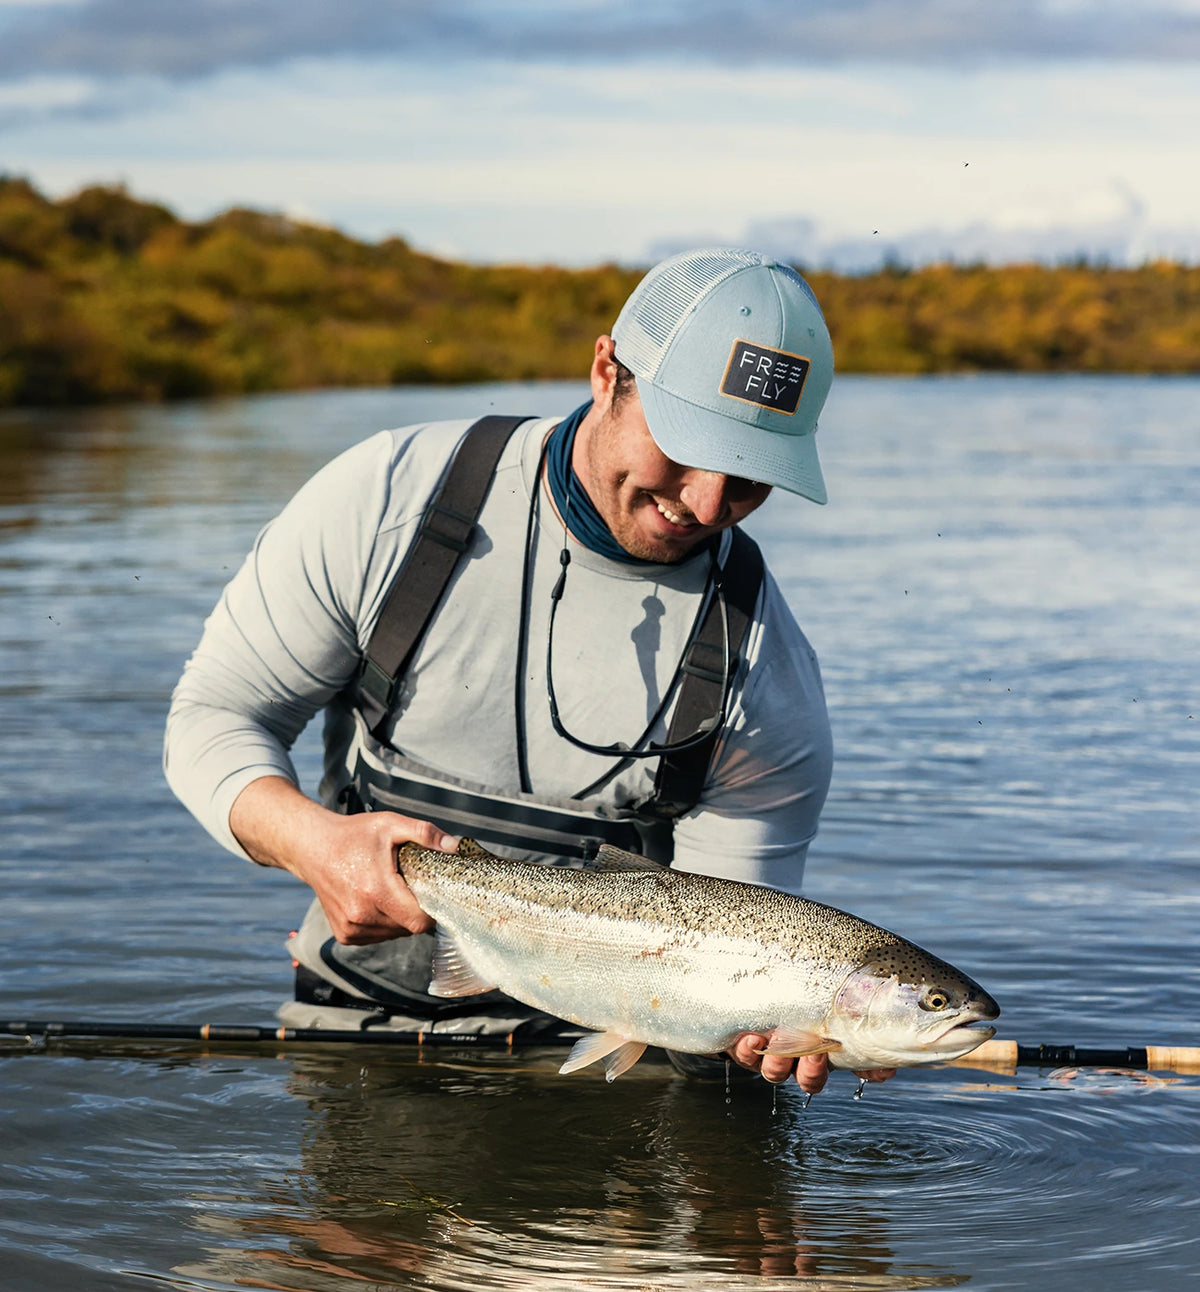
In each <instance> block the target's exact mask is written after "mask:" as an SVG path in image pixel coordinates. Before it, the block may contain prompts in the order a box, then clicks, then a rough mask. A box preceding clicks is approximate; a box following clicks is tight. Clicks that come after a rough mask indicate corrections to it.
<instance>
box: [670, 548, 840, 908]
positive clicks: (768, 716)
mask: <svg viewBox="0 0 1200 1292" xmlns="http://www.w3.org/2000/svg"><path fill="white" fill-rule="evenodd" d="M746 656H747V659H748V665H747V673H746V676H745V680H744V682H743V684H742V687H741V692H740V695H739V698H738V700H737V702H736V704H735V706H734V711H733V713H732V715H731V720H730V723H729V725H728V727H727V729H726V735H725V737H724V739H723V741H722V744H721V746H720V747H719V748H718V750H717V754H716V757H715V759H714V763H713V769H712V771H711V772H710V775H709V780H708V783H707V784H706V786H705V789H704V793H703V795H702V796H701V799H700V802H699V804H698V805H697V806H696V807H695V808H694V809H693V810H692V811H691V812H689V813H687V814H686V815H685V816H683V817H682V818H681V819H680V820H679V822H678V823H677V824H676V827H675V860H674V865H675V866H676V868H677V869H679V870H689V871H696V872H699V873H700V874H706V875H718V876H721V877H723V878H726V879H738V880H742V881H744V882H746V883H752V884H765V885H769V886H770V887H772V888H781V889H783V890H785V891H787V892H793V893H799V892H800V888H801V883H802V880H803V878H804V863H805V858H806V856H807V854H808V846H809V844H810V843H811V842H812V840H813V838H814V837H815V836H816V833H817V821H818V818H819V817H820V814H821V808H822V807H823V806H824V803H825V796H826V794H827V793H828V791H829V781H830V777H831V775H832V770H833V738H832V735H831V732H830V727H829V716H828V713H827V711H826V707H825V692H824V688H823V687H822V685H821V671H820V667H819V665H818V663H817V657H816V653H815V652H814V651H813V649H812V647H811V646H810V645H809V643H808V641H807V639H806V638H805V636H804V634H803V633H802V632H801V631H800V627H799V625H798V624H797V623H796V621H795V618H794V617H793V615H792V612H791V610H790V609H789V608H788V606H787V603H786V602H785V601H784V599H783V596H782V594H781V593H780V591H779V588H778V586H777V585H776V583H775V581H774V579H773V578H771V576H770V574H769V573H768V574H767V576H766V578H765V580H764V587H763V610H762V614H761V616H760V618H759V620H758V621H757V622H756V623H755V625H754V627H753V628H752V631H751V634H750V637H749V640H748V641H747V644H746Z"/></svg>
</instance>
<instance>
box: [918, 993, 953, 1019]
mask: <svg viewBox="0 0 1200 1292" xmlns="http://www.w3.org/2000/svg"><path fill="white" fill-rule="evenodd" d="M917 1004H918V1005H919V1006H920V1007H921V1008H922V1009H927V1010H929V1011H930V1012H932V1013H935V1014H936V1013H937V1012H938V1010H941V1009H945V1008H946V1006H947V1005H949V1004H950V994H949V992H946V991H943V990H942V989H941V988H940V987H930V989H929V990H928V991H927V992H926V993H925V995H924V996H922V997H921V999H920V1000H919V1001H917Z"/></svg>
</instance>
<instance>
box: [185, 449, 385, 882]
mask: <svg viewBox="0 0 1200 1292" xmlns="http://www.w3.org/2000/svg"><path fill="white" fill-rule="evenodd" d="M394 448H395V440H394V436H393V433H391V432H384V433H382V434H380V435H376V436H373V437H372V438H371V439H369V440H365V441H363V442H362V443H361V444H358V445H355V446H354V447H353V448H351V449H349V450H347V451H346V452H345V453H343V454H342V455H341V456H339V457H338V458H335V459H334V460H333V461H332V462H331V463H329V464H328V465H327V466H326V467H324V468H323V469H322V470H321V471H319V472H318V473H317V474H316V475H315V476H314V477H313V478H312V479H311V480H309V482H308V483H307V484H306V485H304V486H303V487H302V488H301V489H300V490H299V492H298V493H297V494H296V495H295V497H294V498H293V499H292V500H291V502H289V503H288V505H287V506H286V507H285V508H284V510H283V511H282V512H281V513H280V514H279V515H278V516H277V517H276V518H275V519H274V520H272V521H271V522H270V523H269V524H268V525H266V527H265V528H264V529H263V530H262V531H261V532H260V534H259V535H258V538H257V539H256V541H255V543H254V547H253V549H252V550H251V552H250V554H249V555H248V556H247V558H246V560H245V562H244V563H243V565H242V567H241V569H240V570H239V571H238V573H237V574H236V575H235V576H234V578H233V579H232V580H231V581H230V583H229V584H228V585H227V587H226V588H225V590H224V592H223V593H222V594H221V599H220V601H219V602H218V603H217V606H216V608H215V609H214V610H213V612H212V614H211V615H210V616H209V618H208V620H207V621H206V623H205V627H204V634H203V636H202V638H201V640H200V643H199V645H198V646H197V648H196V650H195V652H194V653H193V654H192V656H191V658H190V659H189V660H188V662H187V664H186V666H185V667H184V670H183V675H182V677H181V678H180V680H179V683H178V685H177V686H176V688H175V691H174V694H173V696H172V700H171V707H170V712H169V714H168V717H167V729H166V739H165V744H164V752H163V767H164V771H165V773H166V777H167V781H168V783H169V784H170V786H171V789H172V790H173V791H174V792H175V794H176V795H177V796H178V798H179V799H180V800H181V801H182V802H183V804H184V806H185V807H187V808H188V810H189V811H190V812H191V813H192V814H193V815H194V816H195V817H196V818H197V819H198V820H199V821H200V823H201V824H202V825H203V826H204V827H205V829H207V830H208V831H209V833H210V834H211V835H212V836H213V837H214V838H215V839H217V840H218V842H220V843H222V844H223V845H224V846H225V847H226V848H228V849H229V850H230V851H231V852H234V853H236V854H237V855H239V856H243V857H244V856H245V855H246V854H245V852H244V851H243V849H242V848H241V846H240V845H239V844H238V842H237V840H236V839H235V838H234V836H233V834H232V832H231V831H230V829H229V812H230V809H231V808H232V806H233V803H234V800H235V799H236V798H237V796H238V795H239V794H240V793H241V791H242V790H243V789H245V787H246V786H247V785H249V784H250V783H251V782H252V781H254V780H257V779H258V778H259V777H262V776H282V777H285V778H287V779H288V780H290V781H292V782H293V783H296V781H297V777H296V771H295V768H294V766H293V764H292V760H291V757H290V756H289V753H288V751H289V750H290V749H291V747H292V744H293V743H294V742H295V740H296V738H297V736H298V735H299V734H300V732H301V731H302V730H303V729H304V727H305V725H306V724H307V723H308V722H309V720H310V719H311V718H312V717H313V715H314V714H315V713H316V712H317V711H318V710H320V709H321V708H323V707H324V706H325V704H327V703H328V701H329V700H330V699H331V698H332V697H333V696H334V695H335V694H336V693H337V692H338V691H339V690H340V689H341V688H342V687H343V686H345V684H346V683H347V681H348V680H349V679H350V678H351V676H352V675H353V674H354V672H355V670H356V668H357V666H358V661H359V651H360V641H359V632H360V626H361V624H362V622H363V600H364V596H367V595H369V592H368V589H367V583H368V571H369V569H370V567H371V559H372V554H373V550H374V546H375V544H376V542H377V539H378V534H379V528H380V522H381V517H383V516H384V514H385V513H386V511H387V510H388V505H389V495H390V492H391V489H392V487H393V484H394V478H393V471H392V470H390V469H389V468H390V463H391V461H392V458H393V454H394Z"/></svg>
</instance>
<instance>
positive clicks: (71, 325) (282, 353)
mask: <svg viewBox="0 0 1200 1292" xmlns="http://www.w3.org/2000/svg"><path fill="white" fill-rule="evenodd" d="M639 277H640V271H636V270H629V269H623V268H620V267H617V266H615V265H603V266H600V267H598V268H594V269H574V270H568V269H559V268H553V267H528V266H518V265H490V266H483V265H466V264H458V263H454V262H451V261H447V260H441V259H437V258H436V257H433V256H428V255H423V254H421V253H420V252H417V251H414V250H413V249H412V248H411V247H410V246H408V244H407V243H405V242H403V241H402V240H400V239H398V238H391V239H388V240H387V241H384V242H380V243H364V242H358V241H355V240H354V239H352V238H349V237H346V236H345V235H344V234H341V233H339V232H337V231H336V230H334V229H328V228H323V227H320V226H315V225H310V224H304V223H300V222H297V221H294V220H290V219H286V218H284V217H282V216H278V215H271V214H265V213H262V212H257V211H248V210H231V211H227V212H225V213H224V214H223V215H219V216H217V217H216V218H215V219H212V220H207V221H204V222H201V223H188V222H186V221H183V220H180V219H178V218H177V217H176V216H175V215H173V214H172V213H171V212H170V211H169V210H167V209H166V208H165V207H162V206H158V205H155V204H153V203H150V202H141V201H138V200H137V199H135V198H133V197H131V196H130V195H129V194H128V193H127V192H125V191H124V189H122V188H119V187H115V188H109V187H94V188H87V189H84V190H83V191H81V192H79V193H77V194H75V195H74V196H72V197H68V198H64V199H63V200H61V201H58V202H53V201H50V200H48V199H47V198H45V197H44V196H43V195H42V194H40V193H39V192H37V190H36V189H34V188H33V187H32V186H31V185H30V184H29V183H27V182H26V181H25V180H22V179H17V178H4V177H0V406H3V405H14V404H62V403H91V402H99V401H105V400H128V399H171V398H180V397H186V396H200V395H214V394H232V393H239V392H244V391H264V390H284V389H297V388H304V387H315V386H351V385H390V384H400V383H421V382H425V383H445V382H474V381H489V380H519V379H530V378H550V377H558V378H563V377H567V378H581V377H583V376H584V375H585V374H586V372H587V369H588V365H589V363H590V361H591V352H592V343H593V341H594V340H595V337H596V336H597V335H598V334H600V333H601V332H605V331H608V330H609V328H610V327H611V326H612V323H613V320H614V318H615V317H616V314H617V311H618V310H619V309H620V306H621V303H622V302H623V301H624V299H625V297H626V296H627V295H628V293H629V291H630V289H631V288H632V287H633V285H634V284H635V283H636V281H637V280H638V278H639ZM808 277H809V281H810V282H811V283H812V285H813V287H814V289H815V290H816V293H817V295H818V297H819V298H820V301H821V304H822V306H823V308H824V310H825V314H826V317H827V318H828V320H829V326H830V331H831V332H832V334H833V340H834V347H835V352H836V355H837V364H838V369H839V370H840V371H841V372H890V373H926V372H960V371H980V370H1024V371H1036V372H1049V371H1085V372H1153V373H1184V372H1198V371H1200V269H1197V268H1193V267H1186V266H1181V265H1176V264H1170V263H1155V264H1150V265H1146V266H1144V267H1142V268H1139V269H1111V268H1105V267H1102V266H1095V265H1084V264H1080V265H1072V266H1061V267H1058V268H1047V267H1043V266H1037V265H1016V266H1011V267H1007V268H1001V269H993V268H985V267H956V266H936V267H932V268H926V269H920V270H906V269H902V268H891V269H885V270H882V271H880V272H878V273H873V274H866V275H862V276H841V275H835V274H829V273H823V272H817V273H810V274H809V275H808Z"/></svg>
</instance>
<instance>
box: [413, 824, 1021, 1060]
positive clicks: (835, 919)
mask: <svg viewBox="0 0 1200 1292" xmlns="http://www.w3.org/2000/svg"><path fill="white" fill-rule="evenodd" d="M598 864H599V866H600V868H599V869H595V870H575V869H568V868H560V867H553V866H539V865H534V864H531V863H527V862H516V861H508V860H505V859H502V858H499V857H496V856H494V855H492V854H491V853H488V852H486V851H484V850H483V849H481V848H479V847H478V846H476V845H474V844H471V843H470V841H467V840H464V841H463V843H462V844H461V845H460V849H459V852H458V853H442V852H436V851H432V850H429V849H424V848H420V847H418V846H416V845H414V844H406V845H405V846H404V847H403V848H401V849H400V850H399V854H398V865H399V869H400V871H401V872H402V874H403V876H404V879H405V881H406V882H407V883H408V885H409V886H410V887H411V888H412V890H413V892H414V893H415V894H416V897H417V900H418V901H419V902H420V904H421V906H422V908H423V909H424V910H425V911H426V912H427V913H428V914H429V915H431V916H432V917H433V918H434V919H435V920H436V921H437V925H438V938H439V944H438V951H437V954H436V956H435V960H434V980H433V983H432V984H431V988H430V990H431V991H432V992H433V993H434V994H437V995H466V994H471V993H474V992H479V991H484V990H488V989H490V988H493V987H498V988H500V989H501V990H502V991H504V992H506V993H507V994H508V995H510V996H512V997H513V998H514V999H516V1000H519V1001H522V1002H524V1003H525V1004H527V1005H531V1006H533V1007H535V1008H537V1009H540V1010H543V1011H545V1012H546V1013H548V1014H553V1015H555V1016H557V1017H559V1018H562V1019H565V1020H566V1021H568V1022H571V1023H575V1024H578V1025H580V1026H582V1027H586V1028H591V1029H594V1031H595V1032H596V1033H598V1034H600V1036H599V1037H597V1038H585V1042H581V1043H580V1045H579V1046H577V1047H576V1049H577V1051H579V1053H578V1054H574V1053H573V1055H572V1058H571V1059H570V1060H568V1063H567V1064H565V1065H564V1069H565V1070H573V1068H574V1067H579V1066H583V1065H584V1064H585V1063H588V1062H593V1061H597V1060H600V1059H603V1060H604V1061H605V1062H606V1065H607V1067H608V1071H609V1077H610V1079H612V1077H613V1076H614V1075H616V1072H615V1071H614V1069H616V1070H617V1071H623V1070H625V1068H626V1067H628V1066H630V1065H631V1064H632V1063H633V1062H636V1060H637V1057H639V1056H640V1054H641V1050H642V1049H643V1048H644V1047H645V1045H657V1046H662V1047H664V1048H666V1049H671V1050H679V1051H683V1052H687V1053H693V1054H712V1053H716V1052H719V1051H722V1050H725V1049H728V1048H729V1047H730V1046H732V1045H733V1044H734V1043H735V1042H736V1040H737V1039H738V1037H739V1036H741V1035H743V1034H745V1033H748V1032H752V1033H759V1034H764V1035H772V1037H773V1039H772V1043H771V1047H770V1048H771V1051H772V1052H774V1053H787V1054H800V1053H827V1054H828V1055H829V1059H830V1062H831V1063H832V1064H833V1065H834V1066H837V1067H846V1068H854V1069H866V1068H880V1067H897V1066H907V1065H911V1064H919V1063H930V1062H939V1061H944V1060H946V1059H950V1058H955V1057H958V1056H960V1055H962V1054H965V1053H967V1052H969V1051H970V1050H971V1049H973V1048H974V1047H975V1046H976V1045H978V1044H980V1042H982V1041H984V1040H986V1039H987V1038H988V1037H989V1036H991V1035H992V1034H993V1032H994V1029H991V1028H985V1027H979V1026H978V1024H979V1023H980V1022H981V1021H982V1020H987V1019H993V1018H995V1017H996V1016H997V1015H998V1014H999V1008H998V1006H997V1005H996V1003H995V1001H993V1000H992V998H991V997H990V996H989V995H988V994H987V992H985V991H984V990H983V989H982V988H981V987H980V986H978V984H976V983H975V982H973V981H972V980H971V979H970V978H968V977H967V976H966V975H965V974H962V973H961V972H960V971H959V970H957V969H955V968H954V967H953V966H951V965H949V964H947V963H946V962H945V961H943V960H939V959H938V958H937V957H936V956H933V955H931V954H930V953H928V952H926V951H924V950H922V949H921V948H920V947H918V946H916V945H915V944H914V943H912V942H909V941H907V940H906V939H904V938H902V937H899V936H898V935H897V934H895V933H891V932H889V931H888V930H886V929H882V928H879V927H878V926H876V925H873V924H870V923H868V922H867V921H865V920H861V919H859V918H858V917H857V916H855V915H851V914H849V913H848V912H846V911H841V910H838V909H837V908H836V907H831V906H826V905H823V904H822V903H820V902H813V901H809V900H808V899H806V898H802V897H797V896H795V895H794V894H791V893H784V892H779V891H778V890H775V889H770V888H762V887H758V886H756V885H752V884H744V883H739V882H737V881H735V880H728V879H717V878H714V877H712V876H708V875H695V874H689V873H686V872H683V871H675V870H669V869H666V868H664V867H660V866H658V865H656V864H654V863H651V862H647V861H645V860H644V859H643V858H638V857H634V856H632V855H631V854H628V853H621V852H619V851H618V850H616V849H612V848H605V849H602V850H601V856H600V858H599V859H598ZM614 1056H615V1057H614Z"/></svg>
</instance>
